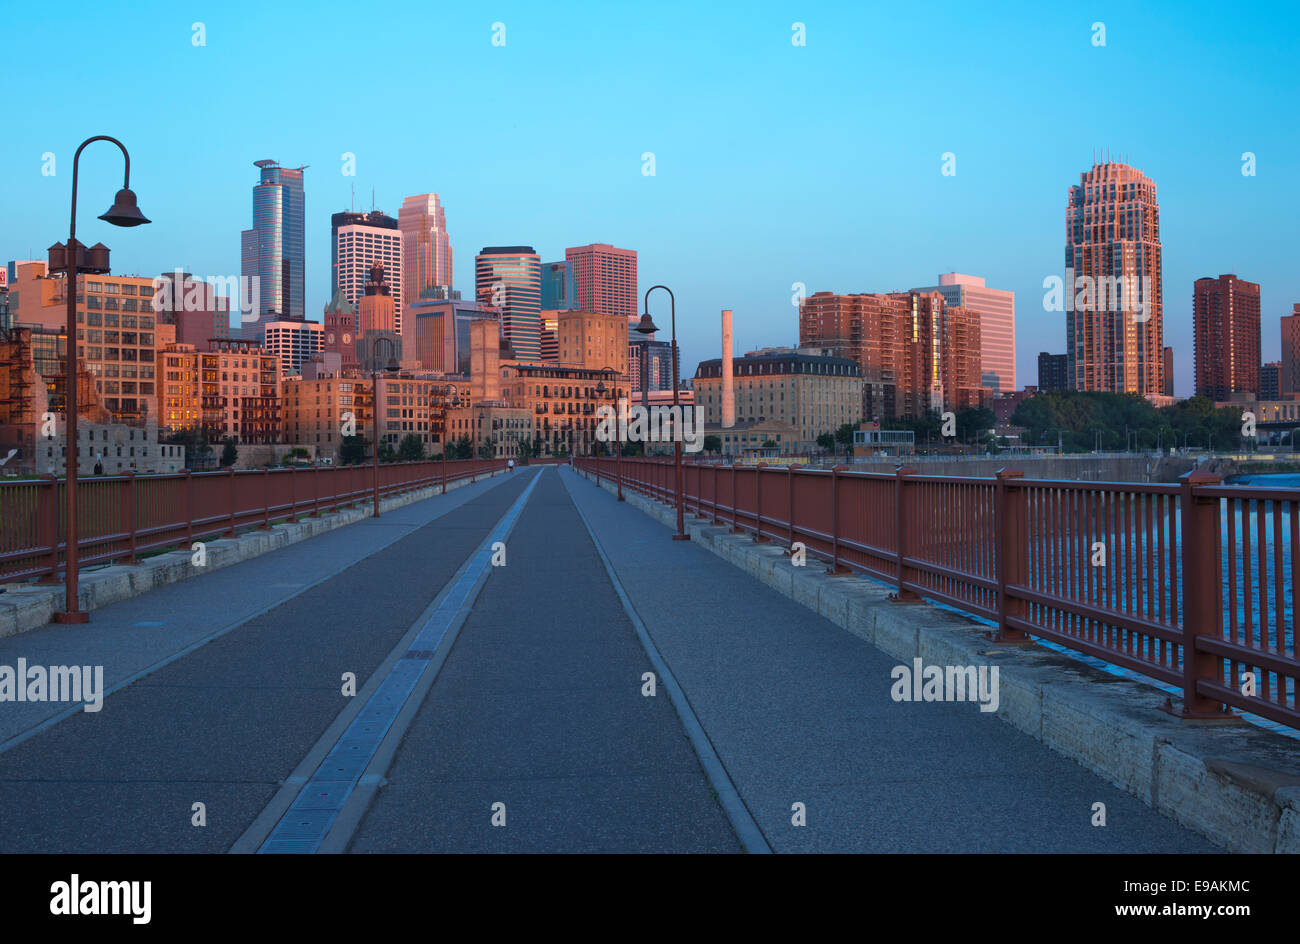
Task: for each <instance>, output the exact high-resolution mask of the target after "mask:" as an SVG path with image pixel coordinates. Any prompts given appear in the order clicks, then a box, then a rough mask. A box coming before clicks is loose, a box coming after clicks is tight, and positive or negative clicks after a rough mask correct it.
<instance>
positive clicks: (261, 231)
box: [240, 160, 307, 336]
mask: <svg viewBox="0 0 1300 944" xmlns="http://www.w3.org/2000/svg"><path fill="white" fill-rule="evenodd" d="M255 166H256V167H258V168H260V169H261V172H262V179H261V181H260V182H259V183H258V184H257V186H255V187H254V188H253V228H252V229H246V230H244V231H243V234H242V240H241V245H240V250H241V251H240V256H241V268H242V275H243V276H244V278H245V279H249V278H253V277H256V278H257V279H259V285H258V298H259V302H258V308H259V310H258V311H256V312H247V313H246V314H245V317H246V318H250V319H251V318H252V316H253V315H257V316H258V321H259V322H260V321H265V320H267V319H266V318H264V317H263V316H264V315H265V314H266V313H267V312H276V313H277V314H278V315H280V316H281V317H284V318H289V319H295V320H300V319H302V318H305V317H306V305H305V301H306V299H305V297H304V288H305V285H306V278H305V270H304V267H303V266H304V245H305V242H306V239H305V231H304V225H305V224H304V216H305V213H304V210H305V206H304V200H303V190H302V172H303V171H304V170H306V169H307V168H306V167H305V166H304V167H296V168H289V167H281V166H280V164H279V163H278V162H276V161H270V160H267V161H257V162H255ZM253 327H255V326H253V325H249V324H247V323H246V324H245V328H253ZM246 336H247V335H246Z"/></svg>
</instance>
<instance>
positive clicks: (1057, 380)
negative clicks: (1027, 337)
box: [1038, 351, 1070, 390]
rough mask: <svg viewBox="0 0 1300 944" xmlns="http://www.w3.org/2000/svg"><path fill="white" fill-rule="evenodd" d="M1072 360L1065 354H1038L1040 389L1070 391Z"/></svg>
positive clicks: (1042, 352)
mask: <svg viewBox="0 0 1300 944" xmlns="http://www.w3.org/2000/svg"><path fill="white" fill-rule="evenodd" d="M1069 368H1070V359H1069V357H1067V356H1066V355H1064V354H1050V353H1048V352H1047V351H1039V352H1038V389H1039V390H1068V389H1070V384H1069Z"/></svg>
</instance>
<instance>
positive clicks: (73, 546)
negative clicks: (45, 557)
mask: <svg viewBox="0 0 1300 944" xmlns="http://www.w3.org/2000/svg"><path fill="white" fill-rule="evenodd" d="M95 141H111V142H113V143H114V144H116V145H117V147H118V150H120V151H121V152H122V160H123V162H124V163H125V165H126V166H125V170H124V171H123V174H122V189H121V190H119V191H118V192H117V196H116V197H114V199H113V205H112V206H111V207H109V208H108V211H107V212H105V213H102V214H100V217H99V218H100V219H101V220H103V221H104V222H106V223H112V224H113V225H114V226H139V225H141V224H142V223H148V222H150V221H149V220H148V219H146V218H145V215H144V214H143V213H141V212H140V209H139V207H137V206H136V199H135V194H134V193H133V192H132V191H131V155H130V154H128V153H127V151H126V147H125V146H124V145H123V144H122V142H121V141H119V140H117V138H112V137H109V136H108V135H106V134H97V135H95V136H94V137H93V138H87V139H86V140H85V141H82V142H81V146H80V147H78V148H77V153H76V154H75V155H74V156H73V158H72V216H71V222H70V223H69V225H68V244H67V246H60V245H59V244H58V243H55V244H54V245H53V246H51V247H50V265H49V269H50V272H51V273H54V272H58V271H63V272H66V273H67V280H66V283H65V287H64V290H65V291H66V292H67V296H68V324H67V332H68V340H67V353H66V360H65V361H64V387H65V390H64V411H65V415H66V417H67V421H66V422H65V424H64V437H63V438H64V442H65V446H64V451H65V452H66V453H67V456H66V458H65V460H64V465H65V467H66V471H67V478H66V480H65V483H64V491H65V493H66V496H65V497H66V502H67V505H66V509H65V515H66V517H67V521H66V522H65V523H64V535H65V537H64V542H65V544H66V546H67V549H66V558H67V561H66V568H65V569H66V577H65V578H64V600H63V612H62V613H55V614H54V622H56V623H85V622H87V621H88V620H89V619H90V614H88V613H87V612H86V611H85V610H82V609H81V608H80V601H79V600H78V599H77V577H78V573H77V571H78V562H77V558H78V553H77V551H78V548H77V463H78V460H79V459H80V455H79V452H80V450H79V448H78V447H79V443H78V440H77V274H78V273H79V272H85V273H87V274H93V273H104V272H108V271H109V268H108V247H106V246H104V245H103V244H102V243H97V244H96V245H94V246H91V247H90V248H89V249H84V248H83V247H82V246H81V245H80V244H79V243H78V242H77V170H78V167H79V164H80V162H81V152H82V151H84V150H85V149H86V145H88V144H92V143H94V142H95Z"/></svg>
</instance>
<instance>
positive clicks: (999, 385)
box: [913, 272, 1016, 394]
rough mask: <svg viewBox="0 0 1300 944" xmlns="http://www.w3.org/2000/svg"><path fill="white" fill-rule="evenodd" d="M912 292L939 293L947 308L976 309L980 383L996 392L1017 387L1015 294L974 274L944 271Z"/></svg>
mask: <svg viewBox="0 0 1300 944" xmlns="http://www.w3.org/2000/svg"><path fill="white" fill-rule="evenodd" d="M913 291H915V292H938V293H939V294H940V295H942V296H943V300H944V301H945V302H947V303H948V305H949V306H950V307H955V308H965V309H968V310H970V311H974V312H978V313H979V319H980V383H981V385H982V386H984V387H987V388H988V389H990V390H992V391H993V392H994V393H995V394H998V393H1013V392H1014V391H1015V389H1016V293H1015V292H1008V291H1004V290H1002V289H997V288H988V287H987V286H985V284H984V280H983V279H982V278H980V277H979V276H976V275H962V274H961V273H960V272H945V273H943V274H941V275H940V276H939V284H938V285H932V286H929V287H928V288H918V289H913Z"/></svg>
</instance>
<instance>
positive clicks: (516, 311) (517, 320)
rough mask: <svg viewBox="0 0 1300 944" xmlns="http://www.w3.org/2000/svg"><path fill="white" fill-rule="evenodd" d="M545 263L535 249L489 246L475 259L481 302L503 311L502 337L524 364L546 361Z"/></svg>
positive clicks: (476, 282) (476, 289) (475, 282)
mask: <svg viewBox="0 0 1300 944" xmlns="http://www.w3.org/2000/svg"><path fill="white" fill-rule="evenodd" d="M541 273H542V262H541V258H540V257H539V256H538V255H537V253H536V252H535V251H534V250H533V247H532V246H486V247H484V249H483V251H482V252H480V253H479V254H478V255H477V256H476V257H475V258H474V287H475V291H476V293H477V298H478V301H479V302H480V303H481V304H484V305H491V306H493V307H495V308H499V309H500V311H501V336H502V337H503V338H504V339H505V340H506V341H507V342H508V343H509V345H510V347H511V348H512V349H513V351H514V355H515V356H516V357H518V358H519V359H520V360H526V361H538V360H541V357H542V307H541V303H542V278H541Z"/></svg>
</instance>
